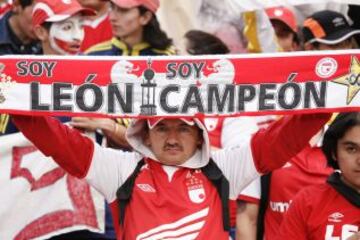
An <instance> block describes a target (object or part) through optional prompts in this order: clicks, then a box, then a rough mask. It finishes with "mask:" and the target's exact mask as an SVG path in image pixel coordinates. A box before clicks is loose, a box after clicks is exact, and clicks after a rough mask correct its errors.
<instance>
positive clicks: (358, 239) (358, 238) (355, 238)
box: [347, 232, 360, 240]
mask: <svg viewBox="0 0 360 240" xmlns="http://www.w3.org/2000/svg"><path fill="white" fill-rule="evenodd" d="M347 240H360V232H357V233H355V234H354V235H352V236H351V237H349V238H348V239H347Z"/></svg>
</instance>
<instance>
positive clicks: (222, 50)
mask: <svg viewBox="0 0 360 240" xmlns="http://www.w3.org/2000/svg"><path fill="white" fill-rule="evenodd" d="M185 38H186V39H187V40H188V41H189V45H188V46H187V49H186V51H187V52H188V53H189V54H191V55H203V54H227V53H229V52H230V50H229V48H228V47H227V46H226V44H225V43H224V42H223V41H221V40H220V39H219V38H218V37H216V36H215V35H212V34H210V33H207V32H203V31H200V30H191V31H188V32H187V33H186V34H185Z"/></svg>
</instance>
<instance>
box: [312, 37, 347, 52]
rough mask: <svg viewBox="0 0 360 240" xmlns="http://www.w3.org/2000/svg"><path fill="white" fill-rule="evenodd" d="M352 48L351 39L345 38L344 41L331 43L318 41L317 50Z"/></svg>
mask: <svg viewBox="0 0 360 240" xmlns="http://www.w3.org/2000/svg"><path fill="white" fill-rule="evenodd" d="M352 48H353V45H352V41H351V39H347V40H345V41H342V42H340V43H337V44H332V45H329V44H324V43H319V46H318V49H317V50H342V49H352Z"/></svg>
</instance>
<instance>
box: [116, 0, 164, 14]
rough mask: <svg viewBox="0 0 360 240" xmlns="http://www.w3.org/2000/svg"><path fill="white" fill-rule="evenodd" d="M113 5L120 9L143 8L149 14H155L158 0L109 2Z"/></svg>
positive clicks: (158, 3)
mask: <svg viewBox="0 0 360 240" xmlns="http://www.w3.org/2000/svg"><path fill="white" fill-rule="evenodd" d="M111 1H112V2H113V3H114V4H116V5H117V6H119V7H121V8H133V7H139V6H144V7H146V8H147V9H149V10H150V11H151V12H153V13H156V11H157V10H158V9H159V7H160V1H159V0H111Z"/></svg>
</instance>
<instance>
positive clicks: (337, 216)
mask: <svg viewBox="0 0 360 240" xmlns="http://www.w3.org/2000/svg"><path fill="white" fill-rule="evenodd" d="M343 217H344V215H343V214H342V213H339V212H334V213H333V214H331V215H329V217H328V221H329V222H335V223H338V222H341V221H342V218H343Z"/></svg>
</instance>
